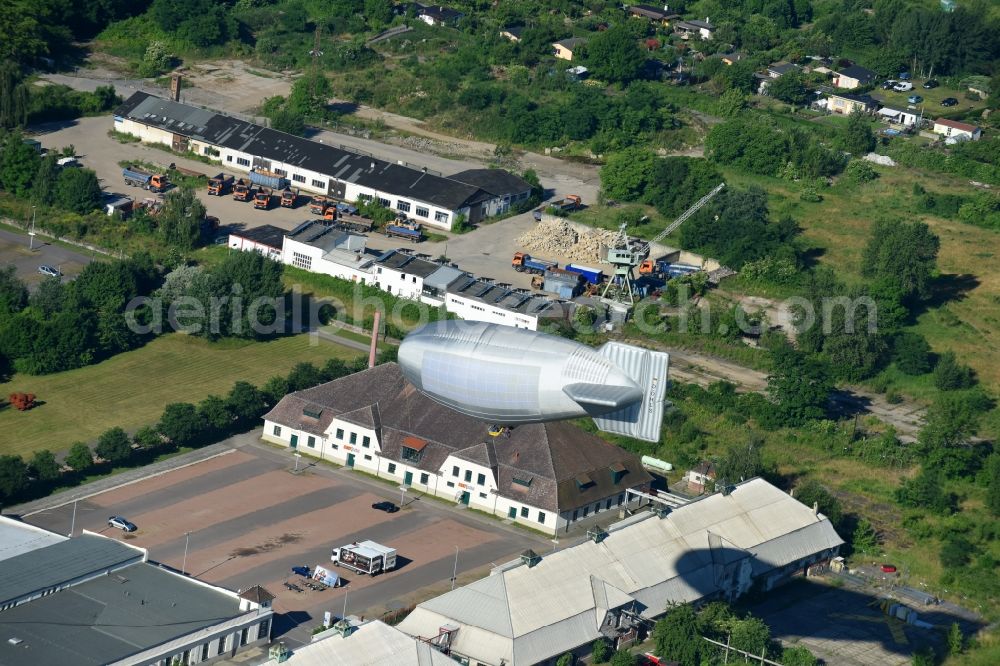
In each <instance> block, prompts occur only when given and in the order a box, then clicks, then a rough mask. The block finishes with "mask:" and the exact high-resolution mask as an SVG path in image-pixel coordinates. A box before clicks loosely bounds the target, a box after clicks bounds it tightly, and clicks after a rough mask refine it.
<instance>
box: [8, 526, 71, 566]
mask: <svg viewBox="0 0 1000 666" xmlns="http://www.w3.org/2000/svg"><path fill="white" fill-rule="evenodd" d="M67 538H68V537H64V536H62V535H61V534H56V533H55V532H50V531H48V530H43V529H42V528H41V527H35V526H34V525H29V524H28V523H22V522H21V521H20V520H14V519H13V518H8V517H7V516H0V561H3V560H7V559H10V558H12V557H16V556H17V555H21V554H23V553H30V552H31V551H33V550H37V549H39V548H45V547H46V546H51V545H53V544H57V543H60V542H62V541H66V539H67Z"/></svg>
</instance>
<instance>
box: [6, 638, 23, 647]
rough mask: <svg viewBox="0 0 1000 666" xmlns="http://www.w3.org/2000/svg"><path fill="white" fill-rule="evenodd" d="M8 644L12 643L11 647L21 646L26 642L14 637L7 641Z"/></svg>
mask: <svg viewBox="0 0 1000 666" xmlns="http://www.w3.org/2000/svg"><path fill="white" fill-rule="evenodd" d="M7 642H8V643H10V644H11V645H20V644H21V643H23V642H24V641H22V640H21V639H20V638H18V637H17V636H14V637H13V638H8V639H7Z"/></svg>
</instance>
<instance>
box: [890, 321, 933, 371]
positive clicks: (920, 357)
mask: <svg viewBox="0 0 1000 666" xmlns="http://www.w3.org/2000/svg"><path fill="white" fill-rule="evenodd" d="M892 360H893V361H895V363H896V367H897V368H899V369H900V370H901V371H903V372H904V373H906V374H908V375H922V374H924V373H925V372H929V371H930V369H931V346H930V345H929V344H927V340H926V338H924V336H922V335H920V334H919V333H910V332H904V333H900V334H899V335H897V336H896V339H895V340H894V341H893V344H892Z"/></svg>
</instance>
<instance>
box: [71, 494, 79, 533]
mask: <svg viewBox="0 0 1000 666" xmlns="http://www.w3.org/2000/svg"><path fill="white" fill-rule="evenodd" d="M77 501H78V500H73V520H72V522H70V524H69V536H73V532H74V531H75V530H76V503H77Z"/></svg>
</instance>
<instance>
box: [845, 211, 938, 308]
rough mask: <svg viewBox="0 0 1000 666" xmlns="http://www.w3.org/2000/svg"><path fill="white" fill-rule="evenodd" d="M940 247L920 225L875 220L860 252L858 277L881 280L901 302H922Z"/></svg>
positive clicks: (934, 236) (926, 228)
mask: <svg viewBox="0 0 1000 666" xmlns="http://www.w3.org/2000/svg"><path fill="white" fill-rule="evenodd" d="M940 246H941V242H940V239H939V238H938V237H937V236H936V235H934V234H933V233H932V232H931V230H930V228H929V227H928V226H927V225H926V224H924V223H923V222H912V223H906V222H899V221H895V220H878V221H876V222H875V224H874V225H873V226H872V231H871V236H870V237H869V240H868V244H867V245H866V246H865V249H864V254H863V258H862V262H861V274H862V275H863V276H865V277H867V278H871V279H873V280H877V281H883V282H884V283H885V284H886V285H887V286H889V287H891V288H892V289H893V290H894V291H895V292H896V293H897V294H899V296H900V300H901V301H903V302H906V301H908V300H920V299H925V298H927V297H928V296H929V295H930V285H931V280H932V278H933V275H934V271H935V270H936V266H937V255H938V249H939V248H940Z"/></svg>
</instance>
